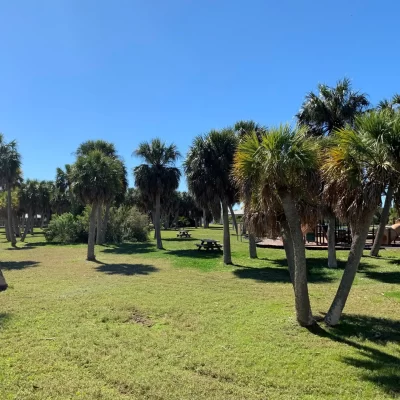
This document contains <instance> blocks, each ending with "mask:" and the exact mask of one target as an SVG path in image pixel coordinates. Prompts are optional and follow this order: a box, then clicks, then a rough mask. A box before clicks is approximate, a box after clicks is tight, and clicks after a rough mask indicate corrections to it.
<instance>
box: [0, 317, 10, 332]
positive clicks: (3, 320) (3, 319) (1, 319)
mask: <svg viewBox="0 0 400 400" xmlns="http://www.w3.org/2000/svg"><path fill="white" fill-rule="evenodd" d="M10 319H11V316H10V314H8V313H0V329H1V328H3V327H4V326H5V325H6V324H7V322H8V321H9V320H10Z"/></svg>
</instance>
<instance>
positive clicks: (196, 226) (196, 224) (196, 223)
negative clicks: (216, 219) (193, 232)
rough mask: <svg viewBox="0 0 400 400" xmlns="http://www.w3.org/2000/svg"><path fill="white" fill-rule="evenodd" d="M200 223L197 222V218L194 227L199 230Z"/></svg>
mask: <svg viewBox="0 0 400 400" xmlns="http://www.w3.org/2000/svg"><path fill="white" fill-rule="evenodd" d="M198 225H199V224H198V222H197V218H194V227H195V228H196V229H197V228H198Z"/></svg>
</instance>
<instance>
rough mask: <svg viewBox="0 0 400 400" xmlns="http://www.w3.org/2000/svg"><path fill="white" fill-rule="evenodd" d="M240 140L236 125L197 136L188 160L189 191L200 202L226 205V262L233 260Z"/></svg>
mask: <svg viewBox="0 0 400 400" xmlns="http://www.w3.org/2000/svg"><path fill="white" fill-rule="evenodd" d="M237 143H238V139H237V136H236V135H235V133H234V131H233V130H232V129H222V130H221V131H215V130H213V131H211V132H210V133H208V134H207V135H206V136H198V137H196V138H195V139H194V141H193V144H192V146H191V147H190V149H189V152H188V154H187V157H186V160H185V163H184V168H185V173H186V178H187V181H188V187H189V191H190V193H191V194H192V195H193V196H194V198H195V199H196V201H197V203H198V204H199V205H206V204H207V205H208V206H209V207H210V208H211V209H212V208H213V206H214V205H215V204H216V203H219V204H221V205H222V217H223V226H224V240H223V251H224V263H225V264H232V256H231V245H230V231H229V207H230V206H231V205H232V202H234V199H235V198H236V197H237V196H236V192H237V189H236V186H235V184H234V182H233V181H232V179H231V171H232V166H233V158H234V154H235V151H236V147H237Z"/></svg>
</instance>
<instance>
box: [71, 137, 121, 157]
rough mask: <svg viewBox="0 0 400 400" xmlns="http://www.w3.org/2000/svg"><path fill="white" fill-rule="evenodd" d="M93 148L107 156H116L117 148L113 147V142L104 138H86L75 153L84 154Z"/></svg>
mask: <svg viewBox="0 0 400 400" xmlns="http://www.w3.org/2000/svg"><path fill="white" fill-rule="evenodd" d="M93 150H99V151H100V152H102V153H103V154H104V155H106V156H108V157H114V158H116V157H117V150H116V149H115V145H114V143H110V142H107V141H105V140H87V141H86V142H83V143H82V144H81V145H80V146H79V147H78V150H77V151H76V155H77V156H78V157H79V156H85V155H88V154H89V153H90V152H91V151H93Z"/></svg>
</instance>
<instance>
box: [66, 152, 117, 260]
mask: <svg viewBox="0 0 400 400" xmlns="http://www.w3.org/2000/svg"><path fill="white" fill-rule="evenodd" d="M122 175H123V171H122V167H121V163H120V162H119V161H118V160H115V159H114V158H112V157H109V156H106V155H104V153H102V152H101V151H100V150H92V151H90V152H89V153H88V154H87V155H81V156H78V158H77V160H76V162H75V164H74V165H73V166H72V170H71V174H70V179H71V182H72V190H73V192H74V194H75V196H76V197H77V198H78V199H79V200H80V201H82V203H83V204H87V205H90V206H91V213H90V223H89V238H88V251H87V260H88V261H94V260H95V259H96V258H95V251H94V244H95V231H96V217H97V215H98V214H97V209H98V207H99V206H100V205H101V204H103V203H104V202H107V201H109V200H110V199H111V198H113V196H115V194H116V193H118V192H119V191H120V190H121V186H122V180H121V176H122Z"/></svg>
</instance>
